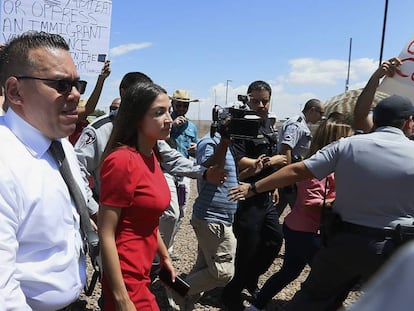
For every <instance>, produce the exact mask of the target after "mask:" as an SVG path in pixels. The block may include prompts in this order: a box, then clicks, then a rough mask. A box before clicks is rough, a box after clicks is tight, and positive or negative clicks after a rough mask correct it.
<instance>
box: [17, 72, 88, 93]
mask: <svg viewBox="0 0 414 311" xmlns="http://www.w3.org/2000/svg"><path fill="white" fill-rule="evenodd" d="M15 78H16V79H17V80H40V81H46V82H48V83H47V84H48V85H49V86H50V87H52V88H54V89H55V90H56V91H58V93H60V94H63V95H66V94H68V93H70V92H71V91H72V88H73V87H75V88H76V89H77V90H78V92H79V93H80V94H83V93H85V90H86V84H87V82H86V81H84V80H70V79H47V78H38V77H30V76H20V77H15Z"/></svg>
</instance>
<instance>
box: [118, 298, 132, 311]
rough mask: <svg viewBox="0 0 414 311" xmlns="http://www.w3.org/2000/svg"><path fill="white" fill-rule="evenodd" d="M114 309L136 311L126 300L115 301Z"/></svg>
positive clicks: (129, 300) (128, 300)
mask: <svg viewBox="0 0 414 311" xmlns="http://www.w3.org/2000/svg"><path fill="white" fill-rule="evenodd" d="M115 309H116V311H136V310H137V309H136V308H135V305H134V303H133V302H132V301H131V299H129V297H128V299H126V300H123V301H116V302H115Z"/></svg>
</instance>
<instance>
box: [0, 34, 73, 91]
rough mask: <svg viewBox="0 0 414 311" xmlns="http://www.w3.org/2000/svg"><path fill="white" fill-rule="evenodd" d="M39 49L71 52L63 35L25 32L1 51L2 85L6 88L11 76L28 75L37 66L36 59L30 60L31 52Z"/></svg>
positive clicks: (0, 72) (0, 70) (0, 73)
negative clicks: (28, 71)
mask: <svg viewBox="0 0 414 311" xmlns="http://www.w3.org/2000/svg"><path fill="white" fill-rule="evenodd" d="M38 48H46V49H47V48H49V49H62V50H65V51H69V46H68V44H67V42H66V41H65V39H64V38H63V37H62V36H61V35H58V34H51V33H47V32H43V31H41V32H39V31H28V32H24V33H22V34H20V35H18V36H16V37H14V38H12V39H11V40H10V41H8V42H7V43H6V44H5V45H4V47H3V48H2V49H1V50H0V83H1V85H3V86H4V84H5V82H6V80H7V79H8V78H9V77H11V76H19V75H25V74H27V70H30V68H33V67H34V66H35V65H36V59H31V58H29V52H30V50H33V49H38Z"/></svg>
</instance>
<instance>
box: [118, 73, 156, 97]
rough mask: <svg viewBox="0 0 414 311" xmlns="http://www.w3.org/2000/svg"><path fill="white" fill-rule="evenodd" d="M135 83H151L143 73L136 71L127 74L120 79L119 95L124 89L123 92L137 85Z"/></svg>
mask: <svg viewBox="0 0 414 311" xmlns="http://www.w3.org/2000/svg"><path fill="white" fill-rule="evenodd" d="M137 83H152V80H151V78H150V77H148V76H147V75H146V74H145V73H142V72H138V71H135V72H128V73H127V74H126V75H125V76H124V77H123V78H122V81H121V83H120V84H119V93H121V89H124V91H126V90H128V89H129V88H130V87H131V86H132V85H134V84H137Z"/></svg>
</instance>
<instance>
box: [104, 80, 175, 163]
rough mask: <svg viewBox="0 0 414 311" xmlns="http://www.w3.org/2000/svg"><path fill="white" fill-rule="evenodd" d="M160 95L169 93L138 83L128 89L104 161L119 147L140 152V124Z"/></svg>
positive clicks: (154, 86) (160, 88)
mask: <svg viewBox="0 0 414 311" xmlns="http://www.w3.org/2000/svg"><path fill="white" fill-rule="evenodd" d="M160 94H167V92H166V91H165V90H164V89H163V88H162V87H161V86H159V85H157V84H154V83H137V84H135V85H132V86H131V87H129V88H128V89H127V91H126V92H125V94H124V96H123V97H122V101H121V106H120V107H119V111H118V114H117V116H116V119H115V122H114V128H113V130H112V133H111V136H110V137H109V140H108V143H107V144H106V147H105V151H104V153H103V155H102V160H103V159H105V157H106V156H107V155H108V154H110V153H111V152H112V151H113V150H114V149H115V148H117V147H119V146H129V147H132V148H134V149H136V150H138V124H139V123H140V122H141V121H142V119H143V118H144V116H145V114H146V113H147V111H148V110H149V107H150V106H151V104H152V103H153V102H154V101H155V99H156V98H157V96H158V95H160Z"/></svg>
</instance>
